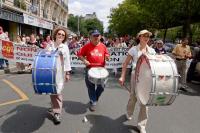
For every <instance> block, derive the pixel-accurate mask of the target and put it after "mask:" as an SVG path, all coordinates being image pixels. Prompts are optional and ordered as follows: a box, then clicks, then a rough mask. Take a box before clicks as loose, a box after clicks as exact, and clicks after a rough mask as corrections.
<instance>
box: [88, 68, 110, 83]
mask: <svg viewBox="0 0 200 133" xmlns="http://www.w3.org/2000/svg"><path fill="white" fill-rule="evenodd" d="M108 75H109V73H108V71H107V69H105V68H104V67H93V68H90V69H89V71H88V80H89V81H90V82H92V83H93V84H95V85H105V84H106V82H107V79H108Z"/></svg>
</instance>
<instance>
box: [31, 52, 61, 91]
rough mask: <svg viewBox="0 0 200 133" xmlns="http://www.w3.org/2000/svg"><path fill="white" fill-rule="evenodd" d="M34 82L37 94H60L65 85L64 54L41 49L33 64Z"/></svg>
mask: <svg viewBox="0 0 200 133" xmlns="http://www.w3.org/2000/svg"><path fill="white" fill-rule="evenodd" d="M32 83H33V88H34V91H35V93H36V94H60V93H61V91H62V89H63V86H64V68H63V56H62V55H60V54H59V52H55V51H54V52H49V51H46V50H41V51H39V52H38V53H37V54H36V55H35V59H34V63H33V66H32Z"/></svg>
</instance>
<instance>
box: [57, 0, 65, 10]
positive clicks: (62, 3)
mask: <svg viewBox="0 0 200 133" xmlns="http://www.w3.org/2000/svg"><path fill="white" fill-rule="evenodd" d="M57 2H58V3H60V5H61V6H62V7H63V8H64V9H65V10H67V11H68V5H67V4H65V2H64V1H63V0H57Z"/></svg>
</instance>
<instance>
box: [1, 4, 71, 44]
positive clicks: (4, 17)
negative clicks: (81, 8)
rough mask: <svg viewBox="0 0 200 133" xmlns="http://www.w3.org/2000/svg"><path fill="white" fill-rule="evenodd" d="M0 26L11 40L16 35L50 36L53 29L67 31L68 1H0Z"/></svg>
mask: <svg viewBox="0 0 200 133" xmlns="http://www.w3.org/2000/svg"><path fill="white" fill-rule="evenodd" d="M0 2H1V4H0V6H1V8H0V26H2V27H3V28H4V31H8V33H9V37H10V39H11V40H15V38H16V36H17V35H23V34H25V35H30V34H32V33H33V34H36V35H38V34H42V35H45V34H51V32H52V30H53V28H55V27H57V26H62V27H64V28H66V29H67V18H68V0H0Z"/></svg>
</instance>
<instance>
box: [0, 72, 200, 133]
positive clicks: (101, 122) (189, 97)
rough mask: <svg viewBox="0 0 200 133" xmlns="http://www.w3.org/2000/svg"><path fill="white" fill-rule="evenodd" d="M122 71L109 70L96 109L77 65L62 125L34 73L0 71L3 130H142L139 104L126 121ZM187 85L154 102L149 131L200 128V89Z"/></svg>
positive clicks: (187, 132)
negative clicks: (162, 102)
mask: <svg viewBox="0 0 200 133" xmlns="http://www.w3.org/2000/svg"><path fill="white" fill-rule="evenodd" d="M119 75H120V74H118V75H116V76H114V75H113V74H112V73H110V76H109V80H108V83H107V87H106V89H105V90H104V93H103V94H102V96H101V97H100V101H99V103H98V105H97V110H96V111H95V112H90V111H89V109H88V102H89V98H88V94H87V89H86V86H85V82H84V72H83V70H82V69H76V70H75V73H74V74H73V75H72V77H71V81H69V82H68V83H65V88H64V90H63V95H64V106H63V114H62V122H61V124H60V125H54V124H53V122H52V120H51V116H50V115H49V114H48V113H47V109H48V108H49V107H50V98H49V96H48V95H36V94H34V90H33V87H32V85H31V74H15V73H12V74H6V75H5V74H4V75H0V86H1V87H0V132H2V133H30V132H34V133H138V130H137V128H136V126H137V116H138V105H137V106H136V110H135V112H134V115H133V119H132V120H131V121H127V120H126V117H125V113H126V104H127V101H128V97H129V93H128V91H126V90H125V89H123V88H121V87H120V85H119V84H118V81H117V80H118V78H119ZM128 81H129V77H127V82H128ZM188 85H189V86H190V88H189V89H188V92H181V93H180V94H179V96H177V98H176V100H175V101H174V103H173V104H172V105H171V106H162V107H160V106H157V107H149V119H148V124H147V133H199V131H200V126H199V123H200V113H199V110H200V102H199V101H200V88H199V84H194V83H191V84H188ZM4 103H5V104H4ZM84 118H86V119H85V121H84Z"/></svg>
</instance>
